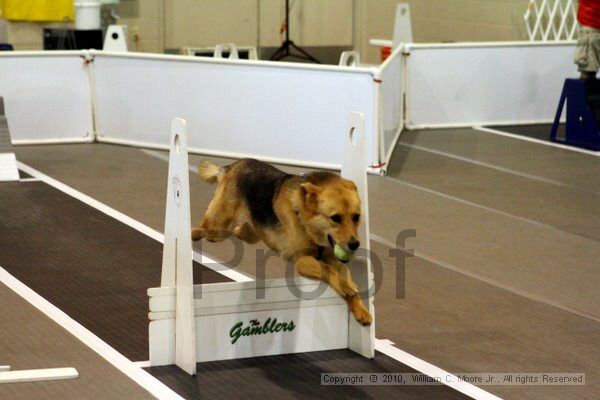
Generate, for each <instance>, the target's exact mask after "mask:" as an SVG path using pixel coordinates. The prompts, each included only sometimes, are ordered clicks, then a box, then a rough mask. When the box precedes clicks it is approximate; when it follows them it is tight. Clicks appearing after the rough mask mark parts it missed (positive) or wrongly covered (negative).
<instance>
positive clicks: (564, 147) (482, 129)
mask: <svg viewBox="0 0 600 400" xmlns="http://www.w3.org/2000/svg"><path fill="white" fill-rule="evenodd" d="M473 129H475V130H476V131H480V132H486V133H493V134H494V135H499V136H505V137H508V138H512V139H518V140H523V141H525V142H531V143H537V144H543V145H544V146H550V147H555V148H558V149H562V150H568V151H574V152H576V153H583V154H587V155H589V156H594V157H600V152H599V151H591V150H586V149H580V148H579V147H574V146H567V145H565V144H560V143H555V142H550V141H546V140H539V139H534V138H530V137H527V136H522V135H516V134H514V133H509V132H504V131H499V130H498V129H491V128H485V127H483V126H474V127H473Z"/></svg>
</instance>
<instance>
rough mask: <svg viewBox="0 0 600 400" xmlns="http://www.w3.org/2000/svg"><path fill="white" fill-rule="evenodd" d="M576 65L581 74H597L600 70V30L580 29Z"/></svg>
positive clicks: (583, 27)
mask: <svg viewBox="0 0 600 400" xmlns="http://www.w3.org/2000/svg"><path fill="white" fill-rule="evenodd" d="M575 64H577V66H578V67H579V71H581V72H597V71H598V69H600V30H598V29H594V28H590V27H587V26H582V27H581V28H580V29H579V40H577V48H576V49H575Z"/></svg>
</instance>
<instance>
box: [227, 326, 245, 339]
mask: <svg viewBox="0 0 600 400" xmlns="http://www.w3.org/2000/svg"><path fill="white" fill-rule="evenodd" d="M242 325H244V323H243V322H238V323H237V324H235V325H234V326H233V328H231V330H230V331H229V337H230V338H232V340H231V344H234V343H235V342H237V340H238V339H239V338H240V335H241V331H242Z"/></svg>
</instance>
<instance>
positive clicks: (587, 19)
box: [577, 0, 600, 29]
mask: <svg viewBox="0 0 600 400" xmlns="http://www.w3.org/2000/svg"><path fill="white" fill-rule="evenodd" d="M577 21H579V23H580V24H581V25H585V26H589V27H591V28H595V29H600V1H599V0H579V9H578V10H577Z"/></svg>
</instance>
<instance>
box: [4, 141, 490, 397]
mask: <svg viewBox="0 0 600 400" xmlns="http://www.w3.org/2000/svg"><path fill="white" fill-rule="evenodd" d="M143 152H145V153H150V152H151V151H150V150H143ZM152 153H155V152H152ZM150 155H153V156H155V157H156V156H161V157H159V158H162V156H163V154H161V153H158V154H150ZM18 165H19V168H20V169H21V170H23V171H24V172H26V173H28V174H29V175H31V176H34V177H36V178H39V179H40V180H42V181H44V182H45V183H47V184H49V185H51V186H53V187H55V188H56V189H59V190H61V191H62V192H64V193H66V194H68V195H70V196H72V197H75V198H76V199H78V200H80V201H82V202H84V203H86V204H88V205H90V206H92V207H94V208H96V209H98V210H100V211H102V212H104V213H105V214H107V215H109V216H111V217H113V218H115V219H116V220H118V221H120V222H122V223H124V224H126V225H129V226H131V227H133V228H135V229H136V230H138V231H139V232H141V233H144V234H146V235H148V236H150V237H153V238H154V239H156V240H158V241H161V242H162V241H163V240H164V236H163V235H162V234H161V233H159V232H157V231H156V230H154V229H152V228H150V227H148V226H146V225H144V224H142V223H141V222H139V221H136V220H134V219H133V218H131V217H128V216H126V215H125V214H123V213H121V212H118V211H116V210H114V209H112V208H111V207H109V206H107V205H105V204H103V203H101V202H99V201H97V200H94V199H93V198H91V197H90V196H87V195H85V194H83V193H81V192H79V191H77V190H75V189H73V188H71V187H69V186H67V185H65V184H63V183H61V182H59V181H57V180H55V179H53V178H51V177H49V176H47V175H44V174H43V173H41V172H39V171H37V170H35V169H33V168H31V167H29V166H27V165H25V164H23V163H21V162H18ZM192 168H193V167H190V170H192V171H194V170H193V169H192ZM194 172H196V171H194ZM203 257H205V256H204V255H203ZM215 263H216V262H215ZM215 270H216V272H219V273H221V274H223V275H225V276H227V275H226V272H228V271H233V270H227V271H221V270H217V269H215ZM5 272H6V271H5ZM233 272H237V271H233ZM227 277H228V278H230V279H232V280H234V281H237V282H241V281H247V280H252V278H249V277H248V276H246V275H243V274H240V273H237V274H234V275H230V276H227ZM34 293H35V292H34ZM36 295H37V293H36ZM37 296H38V297H39V295H37ZM40 298H41V297H40ZM44 301H45V300H44ZM59 311H60V310H59ZM74 322H75V321H74ZM84 329H85V328H84ZM67 330H68V329H67ZM88 332H89V331H88ZM90 333H91V332H90ZM90 347H91V346H90ZM375 348H376V349H377V351H380V352H381V353H383V354H385V355H387V356H388V357H390V358H393V359H394V360H396V361H399V362H401V363H403V364H405V365H407V366H409V367H411V368H413V369H415V370H417V371H419V372H421V373H423V374H426V375H429V376H431V375H432V374H440V373H443V374H444V375H450V374H449V373H447V372H445V371H444V370H442V369H440V368H438V367H436V366H434V365H433V364H430V363H428V362H426V361H424V360H421V359H419V358H417V357H415V356H412V355H410V354H409V353H406V352H404V351H402V350H400V349H397V348H396V347H394V346H393V345H390V341H389V340H381V339H375ZM111 350H113V351H115V350H114V349H112V348H111ZM115 352H116V351H115ZM117 354H118V353H117ZM119 355H120V354H119ZM123 358H124V357H123ZM126 360H127V359H126ZM127 362H128V363H129V364H131V365H133V367H135V368H136V369H139V370H141V371H143V370H142V369H140V367H138V366H137V365H135V364H134V363H132V362H131V361H129V360H127ZM143 372H144V373H146V372H145V371H143ZM148 375H149V374H148ZM454 381H455V382H456V380H454ZM446 385H447V386H449V387H451V388H453V389H455V390H457V391H459V392H461V393H463V394H465V395H467V396H470V397H472V398H474V399H478V400H498V399H500V398H499V397H497V396H495V395H493V394H491V393H489V392H486V391H484V390H483V389H481V388H479V387H477V386H474V385H471V384H469V383H465V382H460V383H458V382H457V383H446Z"/></svg>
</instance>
